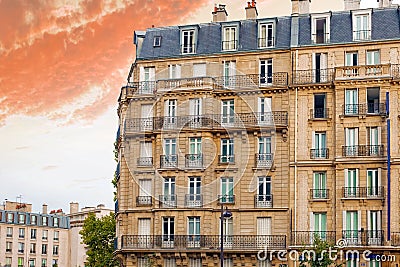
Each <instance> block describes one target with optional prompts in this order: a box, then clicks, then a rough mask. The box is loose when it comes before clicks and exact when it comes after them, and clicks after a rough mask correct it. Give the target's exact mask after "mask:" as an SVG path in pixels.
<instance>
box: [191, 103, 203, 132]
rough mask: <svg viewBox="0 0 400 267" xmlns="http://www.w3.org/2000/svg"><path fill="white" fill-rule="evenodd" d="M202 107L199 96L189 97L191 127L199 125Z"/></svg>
mask: <svg viewBox="0 0 400 267" xmlns="http://www.w3.org/2000/svg"><path fill="white" fill-rule="evenodd" d="M202 109H203V107H202V101H201V98H191V99H189V116H190V118H189V125H190V127H191V128H198V127H200V126H201V115H202Z"/></svg>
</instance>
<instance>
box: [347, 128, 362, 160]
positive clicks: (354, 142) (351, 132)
mask: <svg viewBox="0 0 400 267" xmlns="http://www.w3.org/2000/svg"><path fill="white" fill-rule="evenodd" d="M345 141H346V146H345V147H344V156H346V157H349V156H358V155H359V153H358V152H359V151H358V128H345Z"/></svg>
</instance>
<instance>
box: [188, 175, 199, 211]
mask: <svg viewBox="0 0 400 267" xmlns="http://www.w3.org/2000/svg"><path fill="white" fill-rule="evenodd" d="M202 205H203V199H202V195H201V178H200V177H189V188H188V195H187V196H186V206H188V207H201V206H202Z"/></svg>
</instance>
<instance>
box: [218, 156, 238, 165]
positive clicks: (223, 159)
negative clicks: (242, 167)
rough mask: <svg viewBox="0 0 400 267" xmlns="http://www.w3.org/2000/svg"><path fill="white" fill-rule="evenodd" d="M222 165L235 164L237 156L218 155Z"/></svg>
mask: <svg viewBox="0 0 400 267" xmlns="http://www.w3.org/2000/svg"><path fill="white" fill-rule="evenodd" d="M218 159H219V161H218V162H219V163H220V164H228V163H235V155H218Z"/></svg>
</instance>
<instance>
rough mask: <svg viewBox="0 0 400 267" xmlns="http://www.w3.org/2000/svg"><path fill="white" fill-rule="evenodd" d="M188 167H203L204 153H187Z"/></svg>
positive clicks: (186, 162) (186, 164) (186, 163)
mask: <svg viewBox="0 0 400 267" xmlns="http://www.w3.org/2000/svg"><path fill="white" fill-rule="evenodd" d="M185 166H186V168H192V169H196V168H203V155H202V154H186V155H185Z"/></svg>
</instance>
